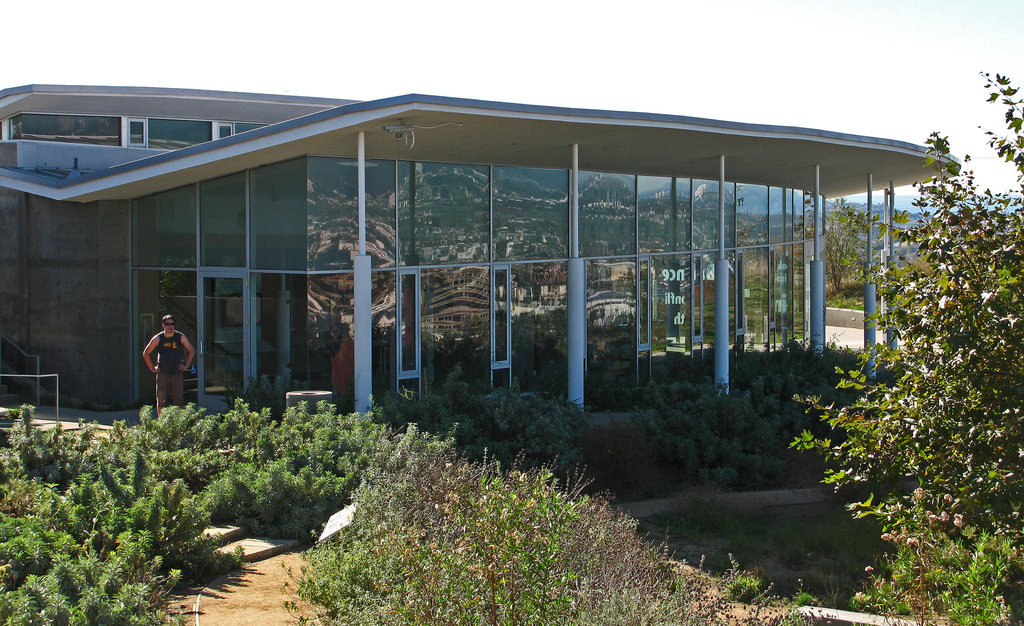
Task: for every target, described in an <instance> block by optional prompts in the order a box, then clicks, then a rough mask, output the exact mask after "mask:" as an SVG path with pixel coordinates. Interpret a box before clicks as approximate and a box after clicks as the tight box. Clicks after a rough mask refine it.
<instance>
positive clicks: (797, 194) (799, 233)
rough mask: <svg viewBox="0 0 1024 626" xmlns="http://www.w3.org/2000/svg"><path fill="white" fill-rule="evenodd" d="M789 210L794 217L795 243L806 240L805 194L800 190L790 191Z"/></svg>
mask: <svg viewBox="0 0 1024 626" xmlns="http://www.w3.org/2000/svg"><path fill="white" fill-rule="evenodd" d="M789 199H790V204H789V210H790V213H791V214H792V216H793V241H803V239H804V194H803V192H802V191H800V190H799V189H790V190H789Z"/></svg>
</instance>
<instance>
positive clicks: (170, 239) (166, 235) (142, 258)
mask: <svg viewBox="0 0 1024 626" xmlns="http://www.w3.org/2000/svg"><path fill="white" fill-rule="evenodd" d="M132 258H133V259H134V262H135V265H163V266H169V267H195V264H196V188H195V187H194V186H191V185H189V186H188V187H179V188H178V189H172V190H170V191H165V192H163V193H158V194H155V195H152V196H146V197H145V198H139V199H138V200H134V201H132Z"/></svg>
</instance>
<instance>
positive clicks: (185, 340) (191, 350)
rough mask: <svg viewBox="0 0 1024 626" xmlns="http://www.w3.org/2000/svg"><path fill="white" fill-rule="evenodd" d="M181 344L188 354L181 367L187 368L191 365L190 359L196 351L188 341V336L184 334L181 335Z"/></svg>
mask: <svg viewBox="0 0 1024 626" xmlns="http://www.w3.org/2000/svg"><path fill="white" fill-rule="evenodd" d="M181 345H182V346H183V347H184V348H185V352H186V353H187V355H188V357H187V358H186V359H185V363H184V367H182V368H181V369H182V370H187V369H188V368H189V366H190V365H192V359H194V358H195V356H196V351H195V348H193V347H192V344H191V343H189V340H188V337H186V336H185V335H182V336H181Z"/></svg>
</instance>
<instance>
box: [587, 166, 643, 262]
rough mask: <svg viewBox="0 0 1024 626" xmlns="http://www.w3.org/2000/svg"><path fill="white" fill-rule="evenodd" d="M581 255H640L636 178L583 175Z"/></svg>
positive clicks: (599, 173) (626, 175)
mask: <svg viewBox="0 0 1024 626" xmlns="http://www.w3.org/2000/svg"><path fill="white" fill-rule="evenodd" d="M579 211H580V225H579V227H580V255H581V256H611V255H616V254H635V253H636V177H635V176H630V175H628V174H606V173H603V172H580V207H579Z"/></svg>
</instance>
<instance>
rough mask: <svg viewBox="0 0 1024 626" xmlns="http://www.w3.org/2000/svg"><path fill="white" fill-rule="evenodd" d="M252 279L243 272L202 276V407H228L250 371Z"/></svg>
mask: <svg viewBox="0 0 1024 626" xmlns="http://www.w3.org/2000/svg"><path fill="white" fill-rule="evenodd" d="M248 283H249V280H248V278H247V277H246V276H245V274H244V273H240V272H216V273H213V272H203V273H201V274H200V280H199V285H200V294H199V297H200V301H201V303H202V306H201V309H200V311H201V315H200V316H199V337H200V339H199V346H198V350H199V355H198V358H197V362H198V364H199V371H198V375H199V404H200V405H201V406H204V407H207V408H209V409H211V410H225V409H227V408H228V403H227V396H228V395H237V394H239V393H240V392H241V391H242V388H243V387H244V385H245V380H246V373H247V372H248V371H249V367H248V364H249V356H248V355H249V336H248V333H246V330H245V329H246V328H247V327H248V326H249V324H248V321H249V299H248V298H247V297H246V293H247V292H248V289H249V285H248Z"/></svg>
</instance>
